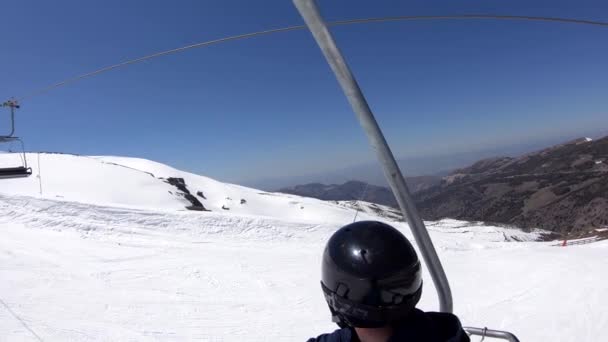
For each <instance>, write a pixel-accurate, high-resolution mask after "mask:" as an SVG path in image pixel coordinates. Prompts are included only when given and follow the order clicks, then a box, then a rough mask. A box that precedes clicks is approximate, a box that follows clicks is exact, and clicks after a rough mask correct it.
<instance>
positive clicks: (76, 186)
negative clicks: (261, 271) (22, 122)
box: [0, 153, 354, 222]
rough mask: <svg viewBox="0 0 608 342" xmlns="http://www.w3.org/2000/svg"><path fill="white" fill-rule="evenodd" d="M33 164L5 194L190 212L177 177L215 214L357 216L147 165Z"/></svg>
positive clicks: (3, 160) (54, 158)
mask: <svg viewBox="0 0 608 342" xmlns="http://www.w3.org/2000/svg"><path fill="white" fill-rule="evenodd" d="M27 158H28V161H29V166H31V167H32V169H33V175H32V176H31V177H29V178H18V179H7V180H2V183H0V193H4V194H17V195H27V196H40V183H42V197H43V198H51V199H63V200H66V201H74V202H80V203H89V204H96V205H106V206H114V207H126V208H137V209H149V210H156V211H175V210H185V207H186V206H188V205H190V203H189V202H188V201H187V200H185V199H184V197H183V196H182V195H180V193H181V192H180V190H178V189H177V188H175V187H174V186H172V185H170V184H168V183H167V182H165V179H167V178H170V177H173V178H183V179H184V181H185V184H186V187H187V188H188V190H189V191H190V193H191V194H192V195H194V196H196V197H197V199H198V200H199V201H200V202H201V203H202V204H203V206H204V207H205V208H206V209H208V210H211V211H212V212H218V211H226V212H227V211H229V212H231V213H235V214H243V215H255V216H269V217H273V218H286V219H290V220H300V221H310V220H313V221H317V220H319V218H321V219H324V220H329V221H341V222H343V221H344V220H348V218H349V217H350V218H351V220H352V217H353V213H354V212H353V211H352V210H348V209H347V208H344V207H341V206H339V205H336V204H331V203H327V202H324V201H320V200H316V199H311V198H303V197H299V196H294V195H287V194H275V193H268V192H264V191H260V190H256V189H251V188H246V187H242V186H238V185H233V184H226V183H222V182H218V181H216V180H213V179H211V178H208V177H204V176H199V175H195V174H192V173H188V172H184V171H180V170H177V169H174V168H172V167H170V166H167V165H164V164H160V163H157V162H153V161H149V160H145V159H138V158H125V157H87V156H75V155H67V154H47V153H42V154H34V153H28V154H27ZM15 159H16V155H14V154H0V167H2V166H8V165H12V164H10V163H11V162H13V163H14V161H15ZM38 160H39V161H40V164H39V163H38ZM38 175H40V176H41V178H38ZM199 192H200V194H202V196H200V195H197V193H199ZM203 196H204V197H203Z"/></svg>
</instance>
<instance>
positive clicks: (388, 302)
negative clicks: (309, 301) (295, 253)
mask: <svg viewBox="0 0 608 342" xmlns="http://www.w3.org/2000/svg"><path fill="white" fill-rule="evenodd" d="M321 287H322V288H323V293H324V294H325V300H326V301H327V304H328V305H329V309H330V310H331V313H332V315H333V318H334V322H336V323H338V325H339V326H341V327H345V326H352V327H361V328H375V327H381V326H385V325H387V324H391V323H394V322H397V321H400V320H403V319H404V318H405V317H407V316H408V315H409V314H410V313H411V312H412V311H413V309H414V306H415V305H416V304H417V303H418V301H419V300H420V295H421V294H422V277H421V268H420V261H419V260H418V255H417V254H416V251H415V250H414V248H413V247H412V244H411V243H410V242H409V241H408V240H407V239H406V238H405V236H403V234H401V232H399V231H398V230H397V229H395V228H393V227H391V226H389V225H387V224H385V223H382V222H376V221H360V222H356V223H352V224H349V225H347V226H344V227H342V228H340V229H339V230H338V231H336V232H335V233H334V235H332V237H331V238H330V239H329V241H328V242H327V246H326V247H325V251H324V252H323V266H322V279H321Z"/></svg>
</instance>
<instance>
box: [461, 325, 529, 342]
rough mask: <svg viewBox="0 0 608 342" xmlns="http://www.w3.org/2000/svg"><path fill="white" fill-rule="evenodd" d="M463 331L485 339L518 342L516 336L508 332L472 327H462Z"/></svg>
mask: <svg viewBox="0 0 608 342" xmlns="http://www.w3.org/2000/svg"><path fill="white" fill-rule="evenodd" d="M464 330H465V331H466V332H467V333H469V335H477V336H482V337H483V338H486V337H493V338H499V339H501V340H507V341H509V342H519V339H518V338H517V336H515V335H513V334H511V333H510V332H508V331H500V330H490V329H488V328H483V329H481V328H472V327H464Z"/></svg>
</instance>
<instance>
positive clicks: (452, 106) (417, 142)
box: [0, 0, 608, 182]
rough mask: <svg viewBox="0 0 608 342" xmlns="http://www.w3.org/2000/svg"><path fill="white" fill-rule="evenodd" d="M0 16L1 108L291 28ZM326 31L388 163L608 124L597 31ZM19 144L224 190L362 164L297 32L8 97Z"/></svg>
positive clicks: (468, 26)
mask: <svg viewBox="0 0 608 342" xmlns="http://www.w3.org/2000/svg"><path fill="white" fill-rule="evenodd" d="M319 3H320V7H321V9H322V12H323V14H324V15H325V17H326V19H328V20H338V19H351V18H362V17H376V16H391V15H434V14H465V13H493V14H505V15H507V14H508V15H538V16H540V15H542V16H562V17H570V18H580V19H591V20H605V21H608V3H607V2H606V1H564V2H560V1H487V0H483V1H404V0H400V1H387V0H378V1H362V0H360V1H357V0H348V1H347V0H340V1H338V0H335V1H330V0H321V1H320V2H319ZM2 12H3V18H2V20H0V37H1V41H2V49H1V53H0V75H1V76H0V77H1V82H0V96H1V97H2V100H4V99H5V98H9V97H10V96H16V97H17V98H19V97H20V96H22V95H23V94H26V93H28V92H30V91H32V90H35V89H37V88H40V87H44V86H46V85H49V84H52V83H54V82H58V81H61V80H63V79H66V78H68V77H71V76H75V75H78V74H80V73H84V72H88V71H91V70H94V69H96V68H99V67H103V66H106V65H110V64H113V63H116V62H120V61H123V60H127V59H130V58H135V57H139V56H142V55H145V54H149V53H153V52H156V51H160V50H165V49H170V48H175V47H179V46H183V45H187V44H192V43H196V42H201V41H205V40H210V39H215V38H221V37H224V36H228V35H234V34H241V33H246V32H251V31H257V30H262V29H271V28H277V27H282V26H289V25H297V24H301V23H302V20H301V18H300V17H299V15H298V13H297V11H296V10H295V8H294V7H293V5H292V3H291V1H290V0H272V1H270V0H265V1H249V0H247V1H245V0H240V1H236V0H234V1H233V0H221V1H219V0H218V1H157V0H154V1H151V0H146V1H116V0H104V1H95V2H91V1H86V2H85V1H76V0H73V1H72V0H70V1H66V0H56V1H42V0H41V1H10V2H4V3H3V8H2ZM332 30H333V32H334V33H335V35H336V39H337V41H338V44H339V45H340V47H341V49H342V50H343V52H344V53H345V55H346V57H347V60H348V61H349V63H350V65H351V68H352V69H353V70H354V72H355V74H356V76H357V78H358V80H359V83H360V84H361V86H362V88H363V90H364V91H365V93H366V95H367V97H368V100H369V102H370V104H371V106H372V108H373V110H374V111H375V113H376V115H377V117H378V120H379V122H380V124H381V126H382V127H383V128H384V129H385V131H386V134H387V138H388V140H389V142H390V143H392V145H393V148H394V152H395V154H396V155H398V156H399V157H416V156H421V155H443V154H446V153H455V152H465V151H470V150H476V149H483V148H486V147H495V146H501V145H509V144H517V143H522V142H527V141H536V140H542V139H547V138H556V139H559V138H560V137H562V136H563V137H566V136H577V135H584V134H588V133H589V134H591V133H594V132H596V133H599V132H605V131H607V130H608V125H607V122H608V120H607V118H608V82H607V80H608V28H602V27H592V26H581V25H572V24H555V23H535V22H521V21H519V22H514V21H492V20H476V21H415V22H395V23H377V24H366V25H356V26H344V27H336V28H333V29H332ZM4 114H6V112H4ZM5 124H6V117H5V116H3V117H2V118H1V119H0V127H4V125H5ZM18 133H19V135H21V136H22V137H23V138H24V139H25V141H26V144H27V148H28V149H29V150H42V151H62V152H71V153H80V154H90V155H125V156H137V157H144V158H149V159H153V160H157V161H160V162H164V163H168V164H171V165H173V166H176V167H178V168H182V169H186V170H190V171H193V172H197V173H201V174H205V175H208V176H211V177H215V178H218V179H221V180H226V181H232V182H243V181H247V180H252V179H258V178H261V179H262V178H265V179H267V178H272V177H280V176H285V175H292V176H293V175H305V174H308V173H318V172H323V171H325V170H332V169H339V168H342V167H344V166H348V165H355V164H358V163H362V162H367V161H370V160H373V158H374V156H373V155H372V153H371V151H370V148H369V147H368V145H367V141H366V140H365V137H364V135H363V133H362V131H361V129H360V128H359V126H358V125H357V123H356V121H355V119H354V116H353V114H352V112H351V110H350V107H349V106H348V104H347V102H346V100H345V99H344V97H343V95H342V93H341V92H340V89H339V88H338V85H337V82H336V81H335V79H334V77H333V75H332V74H331V73H330V69H329V67H328V66H327V65H326V64H325V61H324V59H323V58H322V55H321V53H320V51H319V50H318V48H317V46H316V45H315V43H314V41H313V39H312V37H311V35H310V33H309V32H307V31H294V32H287V33H279V34H275V35H270V36H264V37H257V38H253V39H249V40H242V41H235V42H229V43H225V44H221V45H215V46H211V47H205V48H201V49H195V50H189V51H186V52H183V53H179V54H175V55H170V56H165V57H161V58H158V59H154V60H150V61H147V62H144V63H140V64H136V65H132V66H129V67H126V68H122V69H117V70H114V71H111V72H108V73H105V74H102V75H99V76H96V77H93V78H90V79H86V80H83V81H80V82H78V83H74V84H71V85H67V86H65V87H62V88H58V89H55V90H53V91H51V92H49V93H47V94H44V95H41V96H38V97H34V98H31V99H30V100H29V101H24V102H23V103H22V109H21V110H20V112H19V116H18Z"/></svg>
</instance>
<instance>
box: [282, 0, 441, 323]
mask: <svg viewBox="0 0 608 342" xmlns="http://www.w3.org/2000/svg"><path fill="white" fill-rule="evenodd" d="M293 2H294V4H295V6H296V8H297V9H298V11H299V12H300V15H302V18H304V21H305V22H306V25H307V26H308V29H309V30H310V32H311V33H312V35H313V36H314V38H315V40H316V42H317V44H318V45H319V47H320V48H321V51H322V52H323V55H325V58H326V59H327V63H328V64H329V66H330V67H331V69H332V70H333V72H334V74H335V76H336V78H337V79H338V82H339V83H340V86H341V87H342V91H343V92H344V94H345V95H346V98H347V99H348V102H350V105H351V107H352V108H353V110H354V112H355V114H356V115H357V118H358V119H359V123H360V124H361V126H362V127H363V129H364V130H365V133H366V134H367V137H368V139H369V141H370V144H371V146H372V148H373V149H374V150H375V151H376V154H377V157H378V160H379V161H380V163H381V164H382V167H383V169H384V174H385V176H386V179H387V181H388V183H389V184H390V187H391V189H392V191H393V194H394V195H395V198H396V199H397V202H398V203H399V207H400V208H401V212H402V213H403V216H404V217H405V218H406V219H407V222H408V224H409V226H410V229H411V230H412V233H413V234H414V238H415V239H416V242H417V244H418V246H419V247H420V251H421V253H422V257H423V259H424V261H425V262H426V265H427V268H428V269H429V273H430V274H431V278H432V279H433V283H434V284H435V288H436V289H437V294H438V296H439V306H440V310H441V311H442V312H452V292H451V291H450V285H449V283H448V279H447V277H446V275H445V272H444V270H443V266H441V262H440V261H439V257H438V256H437V252H436V251H435V247H433V242H432V241H431V238H430V236H429V233H428V231H427V230H426V227H425V226H424V222H423V221H422V219H421V218H420V215H419V214H418V210H417V209H416V205H415V204H414V201H413V199H412V196H411V195H410V192H409V190H408V187H407V185H406V184H405V179H404V178H403V175H402V173H401V170H400V169H399V166H398V165H397V162H396V161H395V157H394V156H393V153H392V152H391V150H390V148H389V146H388V144H387V142H386V139H385V138H384V135H383V134H382V131H381V130H380V127H379V126H378V123H377V122H376V119H375V118H374V114H373V113H372V111H371V109H370V108H369V105H368V104H367V101H366V100H365V97H364V96H363V93H362V92H361V89H360V88H359V85H358V84H357V81H356V80H355V77H354V76H353V74H352V72H351V71H350V69H349V67H348V65H347V64H346V60H345V59H344V57H343V56H342V53H341V52H340V50H339V49H338V47H337V46H336V42H335V41H334V39H333V37H332V35H331V33H330V32H329V30H328V29H327V25H326V24H325V22H324V21H323V19H322V18H321V14H320V13H319V9H318V8H317V5H316V3H315V1H314V0H293Z"/></svg>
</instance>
